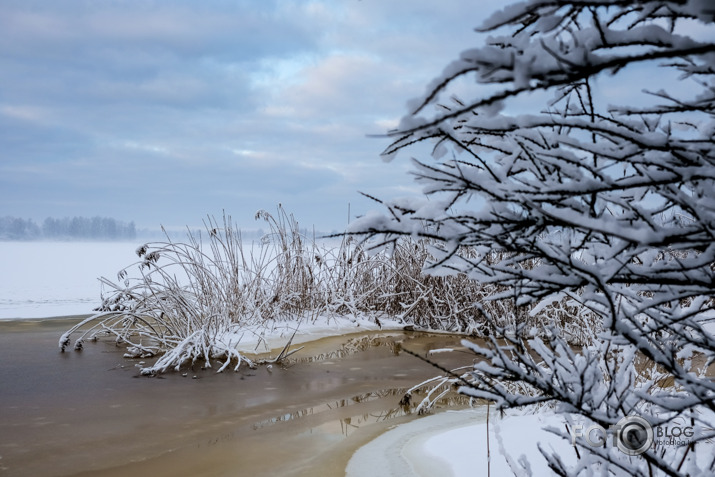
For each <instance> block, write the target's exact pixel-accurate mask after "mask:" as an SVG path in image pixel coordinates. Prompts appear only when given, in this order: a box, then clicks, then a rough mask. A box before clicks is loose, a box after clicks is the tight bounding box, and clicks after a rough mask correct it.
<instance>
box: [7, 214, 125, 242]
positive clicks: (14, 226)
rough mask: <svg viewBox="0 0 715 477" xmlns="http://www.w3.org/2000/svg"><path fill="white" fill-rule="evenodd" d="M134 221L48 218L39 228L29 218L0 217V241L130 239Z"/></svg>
mask: <svg viewBox="0 0 715 477" xmlns="http://www.w3.org/2000/svg"><path fill="white" fill-rule="evenodd" d="M136 236H137V231H136V228H135V226H134V222H129V223H126V222H121V221H118V220H116V219H112V218H109V217H91V218H88V217H72V218H70V217H65V218H62V219H54V218H52V217H48V218H46V219H45V221H44V222H42V225H38V224H37V223H35V222H34V221H33V220H32V219H21V218H17V217H9V216H8V217H0V240H41V239H58V240H133V239H135V238H136Z"/></svg>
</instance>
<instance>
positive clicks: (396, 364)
mask: <svg viewBox="0 0 715 477" xmlns="http://www.w3.org/2000/svg"><path fill="white" fill-rule="evenodd" d="M76 321H77V318H63V319H46V320H24V321H4V322H0V357H1V359H0V475H3V476H25V475H32V476H70V475H76V476H80V475H87V476H89V475H102V476H126V475H152V476H161V475H167V476H168V475H172V476H177V475H187V476H188V475H191V476H202V475H203V476H242V475H246V476H249V475H250V476H262V475H265V476H269V475H270V476H276V475H283V476H308V475H309V476H340V475H345V467H346V465H347V462H348V460H349V459H350V457H351V456H352V454H353V453H354V451H355V450H356V449H357V448H359V447H360V446H362V445H364V444H365V443H367V442H369V441H370V440H372V439H374V438H375V437H377V436H378V435H380V434H381V433H383V432H385V431H386V430H387V429H389V428H391V427H393V426H395V425H397V424H400V423H404V422H407V421H410V420H413V419H416V418H418V417H417V415H416V413H415V412H414V408H410V407H408V406H401V405H400V404H399V402H400V399H401V398H402V396H403V395H404V393H405V391H406V389H408V388H410V387H412V386H413V385H415V384H418V383H420V382H421V381H423V380H425V379H428V378H430V377H432V376H435V375H437V374H439V371H438V370H436V369H435V368H434V367H432V366H431V365H429V364H427V363H425V362H423V361H421V360H419V359H417V358H415V357H413V356H411V355H409V354H407V353H404V352H401V350H402V349H409V350H410V351H413V352H416V353H418V354H421V355H426V354H427V353H428V352H429V351H430V350H434V349H443V348H445V347H456V348H457V351H455V352H452V353H440V354H436V355H433V356H432V358H433V359H434V360H436V361H438V362H440V364H442V365H443V366H445V367H447V368H455V367H458V366H464V365H468V364H471V363H472V359H473V355H471V354H470V353H467V352H460V351H459V341H460V338H459V337H454V336H448V335H430V334H424V333H417V332H365V333H360V334H352V335H344V336H340V337H334V338H324V339H321V340H318V341H315V342H312V343H308V344H307V345H306V347H305V348H304V349H303V350H301V351H300V352H298V353H296V354H294V355H293V356H292V357H291V358H294V359H290V360H289V362H287V363H285V365H283V366H279V365H273V366H272V367H271V368H268V367H267V366H259V367H258V368H257V369H249V368H247V367H246V366H244V365H242V367H241V369H240V370H239V371H238V372H233V371H231V372H228V371H227V372H225V373H222V374H217V373H216V372H215V371H213V370H212V369H200V367H199V366H196V367H195V368H194V369H188V370H185V371H184V372H181V373H167V374H165V375H162V376H158V377H153V378H149V377H142V376H139V369H138V366H140V364H139V362H140V361H141V360H131V359H126V358H123V357H122V354H123V349H122V348H121V347H116V346H115V345H114V343H113V342H112V341H99V342H97V343H87V344H86V345H85V348H84V350H83V351H81V352H74V351H72V352H66V353H60V352H59V350H58V348H57V340H58V338H59V335H60V334H61V333H62V332H63V331H65V330H66V329H68V328H69V327H70V326H71V325H72V324H73V323H75V322H76ZM147 362H149V361H148V360H147ZM213 369H216V366H214V368H213ZM184 373H186V376H184V375H183V374H184ZM448 399H450V400H451V404H453V405H456V406H457V407H464V406H465V405H466V401H464V400H463V398H461V397H458V396H456V394H452V395H451V397H449V398H448ZM416 400H417V399H415V401H416Z"/></svg>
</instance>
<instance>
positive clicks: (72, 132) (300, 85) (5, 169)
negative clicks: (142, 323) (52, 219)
mask: <svg viewBox="0 0 715 477" xmlns="http://www.w3.org/2000/svg"><path fill="white" fill-rule="evenodd" d="M491 3H495V4H496V2H490V4H491ZM482 8H484V7H481V6H480V9H479V11H472V10H466V9H465V7H464V4H463V2H459V1H457V0H445V1H443V2H439V3H435V2H433V1H431V0H430V1H427V0H415V1H407V0H394V1H390V2H380V1H376V0H363V1H348V2H333V1H305V2H303V1H301V2H290V1H283V0H266V1H261V2H255V1H252V0H251V1H249V0H238V1H225V0H206V1H203V2H196V1H194V0H176V1H172V2H155V1H149V0H137V1H132V2H123V1H115V2H86V1H84V0H54V1H52V2H28V1H26V0H5V1H3V2H0V71H2V72H3V74H2V75H0V148H1V149H2V151H3V159H2V163H0V173H2V177H0V208H2V210H3V212H4V213H7V214H11V215H18V216H25V217H32V218H35V219H38V220H41V219H43V218H44V217H46V216H48V215H56V216H65V215H80V214H83V215H103V216H104V215H111V214H116V215H117V218H120V219H122V220H132V219H133V220H136V221H137V222H138V223H139V225H144V226H155V225H156V224H158V223H167V222H171V223H173V224H175V225H182V224H184V223H189V224H195V223H196V222H197V221H199V220H200V218H201V217H203V216H204V215H205V214H206V213H218V212H220V210H222V209H226V210H227V211H233V210H235V211H239V210H240V211H241V212H236V213H235V214H234V215H235V216H236V217H237V218H238V217H239V216H245V217H249V218H252V214H253V212H255V210H256V209H258V208H266V209H270V208H271V207H273V206H274V204H276V203H277V202H282V203H283V204H284V205H285V206H286V207H288V208H289V209H290V210H293V211H294V212H295V213H296V215H297V216H298V217H299V218H300V219H301V220H302V222H304V223H305V222H306V221H315V223H316V225H318V226H319V227H327V228H330V227H333V226H334V225H335V223H336V222H337V223H338V224H339V225H341V226H342V225H344V218H345V210H346V208H347V203H352V204H353V209H352V210H353V212H355V213H357V210H358V209H359V208H360V207H368V206H371V205H368V201H367V200H364V199H362V198H361V197H360V196H358V195H357V193H356V191H357V190H363V191H366V192H369V193H373V194H375V195H381V194H387V195H390V194H394V193H399V191H400V190H404V189H410V188H413V187H414V186H413V185H412V184H411V180H410V177H409V176H408V175H407V174H406V173H405V171H406V169H407V167H408V165H407V164H406V163H403V162H395V163H393V164H390V165H387V166H386V165H384V164H383V163H382V162H381V161H380V159H379V154H380V152H381V151H382V150H383V148H384V147H385V146H386V145H387V144H388V143H389V140H387V139H384V138H383V139H375V138H368V137H367V135H368V134H374V133H382V132H384V131H385V130H386V129H389V128H391V127H393V126H394V125H396V124H397V121H398V119H399V117H400V116H401V115H402V114H403V113H404V112H405V111H406V110H405V103H406V101H407V100H408V99H410V98H411V97H413V96H417V95H419V94H420V93H421V92H422V91H423V89H424V87H425V85H426V84H427V83H428V82H429V80H430V79H432V77H434V76H436V75H438V73H439V72H440V70H441V68H442V67H443V66H444V65H445V64H446V63H447V62H448V61H449V60H450V59H451V58H453V57H455V56H456V55H457V54H458V53H459V51H461V50H462V49H464V48H466V47H469V46H471V44H470V43H469V42H470V41H471V40H472V39H473V38H474V34H473V33H472V28H473V27H474V26H476V25H478V24H479V21H480V15H482V12H481V10H482ZM471 14H473V15H474V18H473V19H470V18H468V15H471ZM303 216H304V217H305V218H302V217H303Z"/></svg>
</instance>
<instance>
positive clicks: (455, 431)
mask: <svg viewBox="0 0 715 477" xmlns="http://www.w3.org/2000/svg"><path fill="white" fill-rule="evenodd" d="M486 415H487V413H486V408H485V407H480V408H477V409H470V410H464V411H447V412H443V413H440V414H436V415H433V416H428V417H424V418H421V419H417V420H415V421H412V422H409V423H407V424H402V425H399V426H397V427H395V428H393V429H392V430H390V431H388V432H386V433H385V434H383V435H381V436H380V437H378V438H377V439H375V440H373V441H371V442H370V443H368V444H367V445H365V446H363V447H361V448H360V449H358V451H357V452H356V453H355V454H354V455H353V457H352V459H351V460H350V462H349V463H348V467H347V474H346V475H347V476H348V477H357V476H361V475H371V476H374V477H398V476H400V477H402V476H405V477H407V476H419V477H428V476H434V475H440V476H442V477H447V476H454V477H472V476H474V475H487V434H486V430H487V423H486ZM498 416H499V415H498V413H497V412H496V411H494V409H492V412H491V415H490V423H489V426H490V427H489V450H490V453H489V455H490V470H489V472H490V475H491V476H492V477H503V476H513V475H515V473H514V472H513V470H512V467H511V466H510V462H511V465H515V469H520V468H521V467H520V465H519V461H520V460H521V459H522V456H525V458H526V459H527V460H528V462H529V466H530V468H531V472H532V475H551V471H550V470H549V468H548V466H547V464H546V460H545V459H544V457H543V456H542V455H541V453H540V452H539V450H538V448H537V443H538V444H540V445H542V446H545V447H546V448H547V449H548V448H553V449H554V450H558V451H559V455H560V456H561V458H562V459H563V460H564V461H565V462H566V463H568V464H574V463H575V462H576V455H575V453H574V450H573V448H572V447H571V445H570V443H568V442H566V441H564V440H563V439H561V438H560V437H557V436H556V435H554V434H552V433H550V432H548V431H545V430H544V428H546V427H549V426H551V427H563V425H564V418H563V417H562V416H559V415H556V414H553V413H551V412H541V413H538V414H530V415H517V414H513V413H512V414H507V415H506V417H504V418H503V419H502V418H500V417H498ZM516 475H519V470H517V473H516Z"/></svg>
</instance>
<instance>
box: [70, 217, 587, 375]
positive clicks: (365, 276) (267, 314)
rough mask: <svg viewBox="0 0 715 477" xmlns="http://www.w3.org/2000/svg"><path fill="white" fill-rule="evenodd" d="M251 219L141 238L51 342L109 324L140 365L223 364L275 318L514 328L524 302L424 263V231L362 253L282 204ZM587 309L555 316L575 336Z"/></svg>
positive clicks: (90, 334)
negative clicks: (254, 227)
mask: <svg viewBox="0 0 715 477" xmlns="http://www.w3.org/2000/svg"><path fill="white" fill-rule="evenodd" d="M256 219H258V220H263V221H265V223H266V224H267V225H268V227H269V233H267V234H266V235H265V236H264V237H263V238H262V240H261V243H260V244H250V245H247V246H246V245H244V243H243V241H242V239H241V232H240V230H238V229H237V228H236V227H235V226H234V225H233V224H232V222H231V219H230V217H224V219H223V222H222V223H218V222H217V221H216V220H214V219H212V218H209V219H208V221H207V222H206V224H205V225H206V227H205V229H206V230H205V233H201V234H192V233H189V235H188V240H187V241H186V242H174V241H172V240H169V239H167V241H165V242H156V243H150V244H146V245H142V246H140V247H139V248H138V249H137V250H136V253H137V255H138V256H139V261H138V262H137V263H135V264H133V265H130V266H127V267H125V268H124V269H123V270H121V271H120V272H119V273H118V276H117V278H118V280H117V281H116V282H115V281H113V280H109V279H107V278H102V279H101V281H102V283H103V285H104V287H105V291H104V293H103V296H102V303H101V305H100V306H99V307H98V308H97V311H98V313H97V314H95V315H93V316H91V317H89V318H87V319H86V320H84V321H82V322H80V323H78V324H77V325H75V326H74V327H72V328H71V329H70V330H68V331H67V332H66V333H64V334H63V335H62V337H61V338H60V343H59V344H60V348H61V349H62V350H65V349H66V348H67V347H68V346H70V344H71V343H70V338H71V336H72V335H73V334H75V333H77V334H79V337H78V338H77V339H76V341H75V344H74V348H75V349H77V350H79V349H81V348H82V347H83V345H84V343H85V342H86V341H87V340H88V339H89V340H93V339H95V338H97V337H99V336H101V335H110V336H113V337H114V338H115V339H116V341H117V343H120V344H123V345H126V346H127V352H126V356H127V357H136V358H147V357H158V360H157V361H156V362H155V363H153V364H151V365H148V366H146V367H145V368H144V369H142V373H144V374H155V373H161V372H165V371H168V370H171V369H177V370H178V369H180V368H181V366H183V365H185V364H187V363H192V364H193V363H194V362H195V361H196V360H201V361H202V365H203V366H206V367H210V366H211V361H212V360H221V364H220V365H219V371H223V370H224V369H226V368H227V367H228V366H229V365H230V364H232V363H234V364H235V368H238V366H239V365H240V364H241V363H242V362H247V363H248V364H249V365H250V364H252V363H251V362H250V361H249V360H248V359H247V358H246V357H245V356H242V355H241V354H240V353H238V352H237V351H236V345H237V344H238V341H239V340H240V339H241V337H242V336H244V335H245V334H246V333H256V330H258V331H257V332H258V333H260V330H261V328H262V327H265V326H268V325H269V324H272V323H275V322H276V321H292V322H294V323H295V325H296V326H299V325H300V323H301V322H302V321H303V320H315V319H317V318H321V319H330V317H332V316H353V317H362V318H368V319H373V320H375V321H376V322H377V323H380V319H381V318H384V317H388V318H390V319H397V320H399V321H401V322H402V323H404V324H405V325H413V326H416V327H417V328H421V329H439V330H448V331H454V332H461V333H470V334H475V335H499V334H501V333H504V332H508V333H513V332H514V331H515V329H516V323H517V322H519V319H517V316H516V314H517V313H522V312H523V310H520V309H517V308H516V307H515V306H514V303H515V301H514V299H513V298H510V297H507V298H504V299H500V300H494V301H489V297H490V296H491V295H494V294H497V293H499V292H500V290H501V289H502V288H503V287H500V286H498V285H493V284H481V283H478V282H475V281H474V280H470V279H469V278H468V277H467V276H466V275H465V274H456V275H449V274H448V275H445V276H440V275H429V274H424V273H422V267H423V264H424V262H425V261H426V260H429V259H433V258H434V257H433V256H432V255H431V249H432V242H431V241H430V240H411V239H410V238H404V239H401V240H398V241H396V242H395V244H394V246H393V247H391V248H389V249H385V250H382V251H380V252H377V253H368V252H367V251H366V250H365V247H364V246H363V245H362V244H360V243H358V241H357V240H355V239H354V238H351V237H342V238H341V240H340V241H339V242H337V243H336V242H335V240H334V239H332V240H323V241H320V240H316V239H315V237H309V236H307V234H306V233H305V231H301V229H300V227H299V226H298V222H297V221H296V220H295V218H294V217H293V216H292V215H290V214H288V213H287V212H286V211H285V210H284V209H283V208H282V207H279V208H278V211H277V213H275V214H270V213H268V212H266V211H259V212H258V213H257V214H256ZM494 259H495V260H496V259H497V258H496V257H495V258H494ZM561 305H562V303H560V302H559V303H556V304H549V305H548V306H544V307H541V308H542V309H539V310H537V309H534V310H532V315H533V316H531V317H527V318H528V319H529V320H532V321H534V323H536V322H543V320H544V319H547V318H548V319H551V318H552V317H553V316H556V315H557V313H552V310H556V309H557V308H558V306H561ZM527 311H528V310H527ZM485 316H498V317H499V319H498V320H496V321H493V322H490V321H487V320H486V319H485V318H484V317H485ZM545 317H546V318H545ZM592 317H593V315H592V314H589V313H583V314H582V318H583V319H582V320H580V321H576V320H566V321H564V320H561V321H560V322H554V326H556V327H558V328H559V330H562V331H563V332H564V333H566V334H567V335H568V336H570V337H571V341H572V342H574V343H580V342H581V336H580V332H579V331H578V330H579V326H580V328H583V329H588V328H589V323H590V322H591V321H592ZM552 321H553V320H552Z"/></svg>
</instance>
